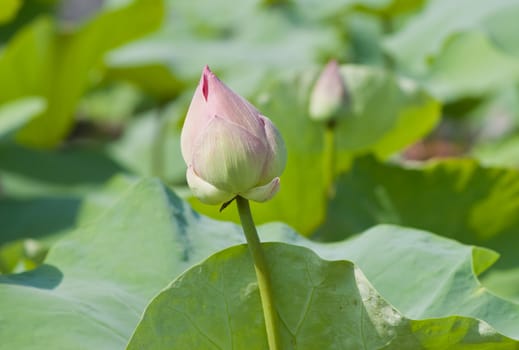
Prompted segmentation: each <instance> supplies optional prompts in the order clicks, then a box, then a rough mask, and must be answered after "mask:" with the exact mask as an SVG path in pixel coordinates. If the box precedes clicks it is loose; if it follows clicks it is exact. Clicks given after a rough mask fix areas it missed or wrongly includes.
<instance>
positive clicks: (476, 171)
mask: <svg viewBox="0 0 519 350" xmlns="http://www.w3.org/2000/svg"><path fill="white" fill-rule="evenodd" d="M496 208H497V209H496ZM518 209H519V173H518V172H517V171H516V170H514V169H505V168H487V167H483V166H481V165H479V164H478V163H477V162H476V161H474V160H469V159H456V160H443V161H437V162H432V163H429V164H426V165H425V166H423V167H401V166H398V165H392V164H384V163H380V162H377V161H376V160H375V159H373V158H371V157H365V158H361V159H358V160H357V161H356V162H355V164H354V166H353V168H352V169H351V171H350V172H348V173H346V174H344V175H343V176H341V177H340V179H339V180H338V186H337V196H336V198H335V199H334V200H333V201H332V202H331V204H330V206H329V212H328V216H327V221H326V223H325V224H324V225H323V227H321V228H320V229H319V233H318V235H319V236H320V237H321V238H322V239H325V240H334V239H344V238H345V237H346V236H348V235H351V234H354V233H357V232H362V231H363V230H365V229H367V228H369V227H371V226H373V225H376V224H379V223H392V224H398V225H403V226H411V227H416V228H420V229H425V230H428V231H431V232H435V233H437V234H440V235H442V236H446V237H450V238H454V239H456V240H458V241H461V242H465V243H468V244H476V245H483V246H485V247H490V248H492V249H495V250H496V251H498V252H499V253H500V254H502V257H501V259H500V260H499V263H498V265H499V266H500V267H510V266H517V265H519V260H518V259H517V252H516V249H515V247H516V245H517V242H519V241H518V237H519V236H518V235H517V232H518V231H519V217H518V216H517V210H518Z"/></svg>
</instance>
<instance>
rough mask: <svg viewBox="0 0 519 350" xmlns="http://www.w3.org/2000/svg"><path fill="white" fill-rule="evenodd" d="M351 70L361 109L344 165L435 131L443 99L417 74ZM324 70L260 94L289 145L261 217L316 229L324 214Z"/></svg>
mask: <svg viewBox="0 0 519 350" xmlns="http://www.w3.org/2000/svg"><path fill="white" fill-rule="evenodd" d="M341 73H342V74H343V75H344V78H345V81H346V84H347V86H348V90H349V91H350V94H351V95H352V100H353V101H354V104H353V107H352V109H353V112H352V114H351V116H349V118H347V119H346V120H343V121H341V124H339V128H338V130H337V139H338V140H337V144H338V148H339V151H340V157H339V159H338V160H339V163H340V166H339V168H340V169H341V168H342V169H344V168H345V167H346V166H347V164H348V161H349V159H350V158H351V156H352V155H353V154H354V153H356V152H367V151H373V152H375V153H377V154H378V155H379V156H380V157H387V156H389V155H391V154H393V153H394V152H396V151H399V150H400V149H402V148H403V147H405V146H406V145H408V144H410V143H412V142H414V141H416V140H418V139H419V138H421V137H422V136H423V135H425V134H426V133H427V132H429V131H430V130H431V129H432V128H433V127H434V125H435V124H436V122H437V121H438V119H439V116H440V107H439V104H438V103H437V102H436V101H435V100H434V99H433V98H431V97H430V96H429V95H427V94H426V93H425V92H424V91H423V90H422V89H420V88H418V87H417V86H416V84H414V83H413V82H412V81H409V80H404V79H398V78H397V77H396V76H394V75H393V74H391V73H389V72H387V71H384V70H381V69H377V68H371V67H366V66H357V65H345V66H343V67H342V70H341ZM317 74H318V73H317V72H316V71H312V72H307V73H304V74H299V75H290V76H287V77H286V78H283V79H278V80H275V81H273V82H272V83H270V84H267V86H266V87H265V88H263V89H261V90H260V91H259V93H258V94H257V98H256V100H255V101H254V102H255V105H256V106H257V107H258V108H259V110H260V111H261V112H262V113H263V114H265V115H266V116H268V117H269V118H271V119H272V121H273V122H274V124H275V125H276V126H277V128H278V129H279V131H280V132H281V135H283V139H284V140H285V144H286V147H287V150H288V163H287V167H286V169H285V172H284V173H283V175H282V176H281V189H280V192H279V193H278V194H276V196H275V197H274V198H273V199H272V200H270V201H269V202H267V203H262V204H260V205H253V208H254V211H255V213H256V220H257V221H258V223H264V222H269V221H275V220H279V221H283V222H285V223H288V224H289V225H291V226H292V227H294V228H295V229H296V230H297V231H298V232H300V233H302V234H304V235H308V234H310V233H311V232H313V230H314V229H315V228H316V227H317V226H318V225H319V224H320V223H321V222H322V221H323V220H324V211H325V206H326V202H325V193H326V189H327V188H328V187H327V185H324V184H323V181H324V180H323V164H324V160H323V145H322V144H323V133H324V126H323V125H321V124H319V123H316V122H313V121H312V120H310V118H309V116H308V97H309V93H310V90H311V88H312V85H313V83H314V81H315V79H316V76H317ZM191 204H192V205H193V206H194V207H195V208H196V210H197V211H199V212H201V213H204V214H206V215H209V216H211V217H215V218H220V219H222V218H223V219H225V220H233V221H235V222H238V217H237V214H236V213H234V212H231V211H224V212H223V213H219V212H218V209H219V208H217V207H215V206H207V205H204V204H201V203H200V202H199V201H197V200H196V199H193V200H192V201H191Z"/></svg>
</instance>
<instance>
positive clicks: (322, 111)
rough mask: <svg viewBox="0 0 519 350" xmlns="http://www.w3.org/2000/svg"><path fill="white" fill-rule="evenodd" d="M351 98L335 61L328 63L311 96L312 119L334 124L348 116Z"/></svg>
mask: <svg viewBox="0 0 519 350" xmlns="http://www.w3.org/2000/svg"><path fill="white" fill-rule="evenodd" d="M348 107H349V96H348V92H347V90H346V85H345V83H344V80H343V78H342V75H341V72H340V70H339V64H338V63H337V61H335V60H331V61H330V62H328V64H327V65H326V67H325V68H324V70H323V71H322V73H321V75H320V76H319V78H318V79H317V82H316V83H315V85H314V88H313V90H312V94H311V95H310V108H309V114H310V118H312V119H313V120H316V121H321V122H327V123H330V122H334V121H336V120H337V119H338V118H340V117H342V116H344V115H346V113H347V111H348Z"/></svg>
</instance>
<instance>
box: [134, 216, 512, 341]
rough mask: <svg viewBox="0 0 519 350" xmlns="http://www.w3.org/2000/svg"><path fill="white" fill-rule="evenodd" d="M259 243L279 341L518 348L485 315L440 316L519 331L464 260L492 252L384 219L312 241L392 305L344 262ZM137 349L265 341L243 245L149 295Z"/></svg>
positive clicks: (507, 306) (488, 257)
mask: <svg viewBox="0 0 519 350" xmlns="http://www.w3.org/2000/svg"><path fill="white" fill-rule="evenodd" d="M416 238H420V240H417V239H416ZM263 247H264V250H265V254H266V259H267V261H268V265H269V270H270V271H271V276H272V278H271V281H272V285H273V289H274V296H275V300H276V301H275V306H276V309H277V312H278V315H279V319H280V321H281V322H280V327H279V329H280V335H281V344H282V345H281V347H282V348H283V349H316V348H321V347H322V348H325V349H360V348H362V349H382V348H383V349H490V348H493V349H517V346H518V343H517V342H515V341H513V340H512V339H509V338H506V337H504V336H502V335H500V334H499V333H498V332H496V331H495V330H494V329H492V327H491V326H489V325H488V324H487V323H486V322H482V321H478V320H477V319H476V318H467V317H460V316H449V317H446V315H466V314H470V315H471V316H476V315H477V316H476V317H480V318H484V319H491V322H492V324H497V325H498V326H499V327H500V329H502V330H504V332H505V333H507V334H509V336H511V337H514V336H515V337H517V336H519V333H518V332H517V329H516V327H515V325H516V324H517V322H518V321H519V305H517V304H513V303H510V302H507V301H505V300H502V299H499V298H497V297H494V296H493V295H491V294H490V293H488V292H486V291H485V290H484V289H482V288H481V287H480V286H479V285H478V284H477V281H476V280H475V278H474V276H473V270H472V268H474V269H475V270H476V271H475V272H476V273H478V272H479V270H482V269H486V268H487V267H488V265H489V264H491V262H492V261H493V260H494V259H495V253H493V252H491V251H487V250H484V249H480V248H472V247H468V246H462V245H460V244H457V243H455V242H452V241H449V240H445V239H441V238H438V237H435V236H433V235H429V234H425V233H423V232H419V231H411V230H406V229H402V228H397V227H389V226H388V227H379V228H375V229H373V230H371V231H368V232H366V233H365V234H364V235H363V236H361V237H359V238H357V239H356V240H354V241H352V242H351V243H350V242H344V243H341V244H337V245H335V246H326V245H324V246H323V245H321V246H319V247H315V249H316V251H317V252H319V253H321V254H322V255H324V256H327V257H328V258H332V259H341V260H342V258H343V257H344V256H351V257H354V259H355V260H356V261H358V262H359V266H361V268H362V269H366V270H367V271H368V273H367V277H368V279H369V280H371V279H372V280H373V281H376V284H375V285H380V286H381V289H382V290H383V293H382V295H387V296H389V297H390V300H394V301H396V305H398V306H397V308H393V307H392V306H391V305H390V304H388V302H387V301H386V300H385V299H384V298H382V297H381V295H380V294H379V293H378V292H377V290H376V289H375V288H373V287H372V285H371V284H370V283H369V282H368V280H367V279H366V278H365V276H364V275H363V274H362V273H361V272H360V271H359V270H355V269H354V265H353V264H352V263H350V262H348V261H344V260H342V261H341V260H339V261H326V260H322V259H321V258H320V257H318V256H317V255H316V253H315V252H312V251H311V250H308V249H304V248H301V247H296V246H293V245H286V244H281V243H270V244H268V243H267V244H263ZM435 248H436V249H437V250H434V249H435ZM472 259H474V261H472ZM381 260H384V263H382V264H381ZM432 261H434V265H431V262H432ZM432 266H434V267H433V268H431V267H432ZM411 275H414V277H411ZM418 276H421V278H419V277H418ZM440 276H443V277H440ZM445 276H448V277H447V278H446V279H444V278H445ZM370 277H371V278H370ZM435 277H440V279H443V282H444V283H443V284H440V285H438V284H436V283H437V282H438V280H437V279H436V278H435ZM403 280H405V281H403ZM429 283H431V284H429ZM476 299H477V300H478V301H479V302H481V303H482V304H480V305H476V304H478V302H474V300H476ZM397 310H400V312H399V311H397ZM488 310H492V312H491V314H492V315H491V316H490V315H489V314H488ZM403 315H409V316H407V317H406V316H403ZM143 348H147V349H156V350H159V349H172V348H173V349H232V348H237V349H244V348H247V349H268V346H267V341H266V333H265V330H264V324H263V317H262V311H261V302H260V298H259V293H258V287H257V283H256V279H255V274H254V269H253V263H252V261H251V258H250V254H249V253H248V250H247V247H246V246H244V245H241V246H237V247H232V248H229V249H226V250H224V251H221V252H219V253H217V254H215V255H213V256H212V257H210V258H209V259H207V260H206V261H204V262H203V263H201V264H199V265H195V266H194V267H192V268H191V269H190V270H188V271H187V272H186V273H184V274H182V275H181V276H180V277H179V278H178V279H176V280H175V281H174V282H173V283H172V284H171V285H170V286H169V287H168V288H166V289H165V290H163V291H162V292H161V293H160V294H159V295H158V296H157V297H155V298H154V299H153V300H152V302H151V303H150V305H149V306H148V307H147V309H146V311H145V313H144V316H143V318H142V320H141V322H140V323H139V325H138V327H137V329H136V331H135V333H134V334H133V336H132V339H131V341H130V343H129V346H128V349H143Z"/></svg>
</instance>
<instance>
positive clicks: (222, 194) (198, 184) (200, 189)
mask: <svg viewBox="0 0 519 350" xmlns="http://www.w3.org/2000/svg"><path fill="white" fill-rule="evenodd" d="M186 178H187V184H188V185H189V188H190V189H191V191H192V192H193V195H194V196H195V197H196V198H198V199H199V200H200V201H201V202H203V203H205V204H212V205H216V204H222V203H225V202H227V201H230V200H231V199H232V198H234V196H235V194H232V193H229V192H226V191H222V190H220V189H218V188H216V187H214V186H213V185H211V184H210V183H209V182H207V181H204V180H203V179H202V178H200V177H199V176H198V175H197V174H195V172H194V171H193V168H192V167H188V168H187V174H186Z"/></svg>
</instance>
